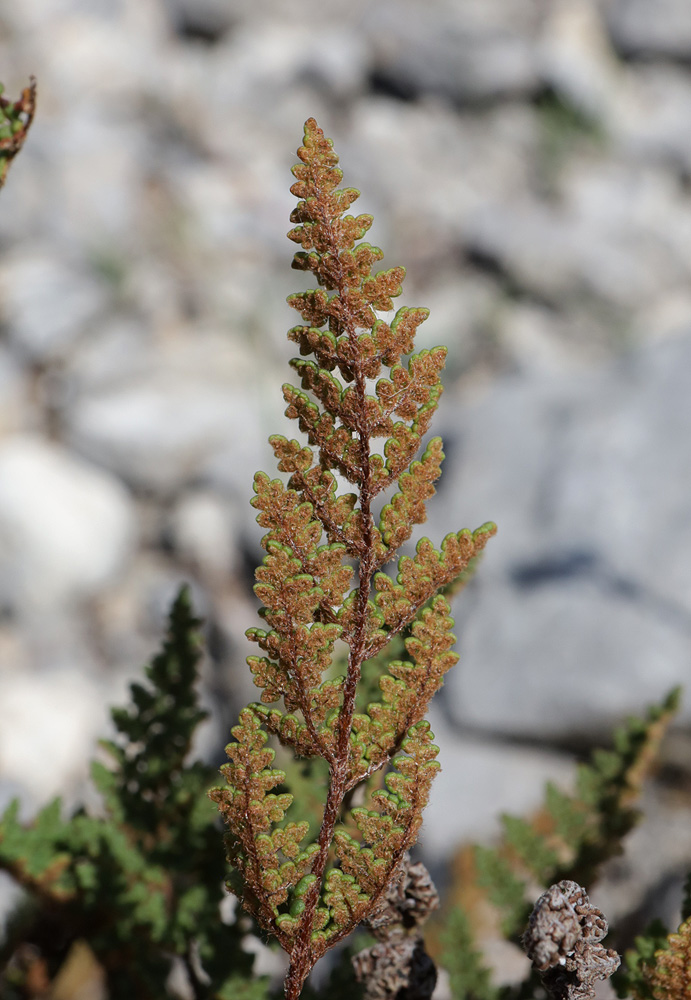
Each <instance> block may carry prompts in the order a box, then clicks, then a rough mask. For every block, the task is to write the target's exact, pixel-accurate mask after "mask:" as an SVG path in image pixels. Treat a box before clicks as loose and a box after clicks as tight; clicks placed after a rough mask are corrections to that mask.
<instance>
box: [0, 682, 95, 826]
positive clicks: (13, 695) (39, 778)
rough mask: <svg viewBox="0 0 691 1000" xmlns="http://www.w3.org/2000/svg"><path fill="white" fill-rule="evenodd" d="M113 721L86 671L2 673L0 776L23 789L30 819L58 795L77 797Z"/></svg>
mask: <svg viewBox="0 0 691 1000" xmlns="http://www.w3.org/2000/svg"><path fill="white" fill-rule="evenodd" d="M107 718H108V709H107V707H106V705H105V704H104V699H103V693H102V691H101V690H99V687H98V685H96V684H94V682H93V681H91V680H89V678H88V677H86V676H85V675H84V673H83V671H80V670H77V669H71V670H70V669H60V670H54V671H42V672H41V673H40V674H22V675H18V674H17V673H15V672H11V673H10V674H9V675H6V676H2V675H0V773H1V774H2V776H3V782H8V783H10V784H11V785H13V786H14V787H16V788H17V789H18V790H21V799H22V813H23V814H24V815H26V814H27V813H29V814H31V813H32V812H33V811H35V810H36V809H37V808H40V807H42V806H44V805H46V804H47V803H48V801H49V800H50V799H51V798H53V797H54V796H55V795H61V794H64V793H66V792H67V794H68V797H69V798H70V799H73V798H75V797H76V795H77V793H78V792H79V791H80V787H81V786H82V785H83V783H84V781H85V780H86V778H87V775H88V770H89V761H90V760H91V759H92V757H93V752H94V747H95V744H96V740H97V739H98V738H99V736H101V735H102V734H103V732H104V731H105V730H106V726H107Z"/></svg>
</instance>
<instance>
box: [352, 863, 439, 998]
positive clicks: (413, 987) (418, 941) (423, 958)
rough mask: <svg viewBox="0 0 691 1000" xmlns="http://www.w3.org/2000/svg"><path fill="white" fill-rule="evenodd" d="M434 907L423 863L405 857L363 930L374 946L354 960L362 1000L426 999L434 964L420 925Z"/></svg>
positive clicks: (433, 893)
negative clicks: (369, 933) (375, 940)
mask: <svg viewBox="0 0 691 1000" xmlns="http://www.w3.org/2000/svg"><path fill="white" fill-rule="evenodd" d="M438 906H439V896H438V894H437V890H436V888H435V887H434V883H433V882H432V879H431V877H430V874H429V872H428V871H427V869H426V868H425V866H424V865H423V864H422V862H418V863H417V864H411V862H410V855H409V854H406V855H405V856H404V858H403V861H402V862H401V865H400V867H399V870H398V872H397V874H396V875H395V876H394V878H393V879H392V880H391V882H390V883H389V886H388V888H387V890H386V892H385V893H384V895H383V896H382V897H381V899H380V900H379V902H378V903H377V905H376V906H375V908H374V910H373V911H372V913H371V914H370V916H369V917H368V919H367V926H368V927H369V928H370V930H371V931H372V932H373V934H374V935H375V937H377V938H378V939H379V942H378V944H375V945H374V946H373V947H372V948H367V949H366V950H365V951H362V952H360V953H359V954H358V955H356V956H355V958H354V959H353V967H354V968H355V975H356V976H357V978H358V979H359V980H360V981H361V982H364V983H365V997H366V1000H393V998H395V1000H427V998H428V997H431V996H432V993H433V992H434V987H435V985H436V982H437V971H436V968H435V965H434V962H433V961H432V959H431V958H430V957H429V955H428V954H427V952H426V951H425V945H424V941H423V940H422V935H421V934H420V927H421V925H422V924H423V923H424V922H425V920H427V918H428V916H429V915H430V913H432V911H433V910H436V909H437V907H438Z"/></svg>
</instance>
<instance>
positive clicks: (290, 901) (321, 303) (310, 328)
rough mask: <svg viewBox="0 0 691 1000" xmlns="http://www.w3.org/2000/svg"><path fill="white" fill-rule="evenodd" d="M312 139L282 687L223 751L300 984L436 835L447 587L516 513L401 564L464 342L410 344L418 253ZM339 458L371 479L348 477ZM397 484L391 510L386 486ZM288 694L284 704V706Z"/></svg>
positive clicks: (263, 577)
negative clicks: (365, 695) (317, 771)
mask: <svg viewBox="0 0 691 1000" xmlns="http://www.w3.org/2000/svg"><path fill="white" fill-rule="evenodd" d="M298 157H299V159H300V162H299V163H298V164H297V165H296V166H295V167H293V175H294V177H295V183H294V184H293V186H292V188H291V191H292V193H293V194H294V195H295V196H296V197H297V198H298V199H299V200H298V204H297V207H296V208H295V209H294V211H293V213H292V215H291V221H292V222H294V223H296V225H295V227H294V228H293V229H292V230H291V231H290V232H289V234H288V235H289V238H290V239H291V240H293V241H294V242H296V243H299V244H300V246H301V249H300V250H299V251H298V252H297V253H296V254H295V257H294V260H293V267H294V268H296V269H297V270H302V271H311V272H312V274H313V275H314V276H315V278H316V280H317V284H318V286H319V287H318V288H316V289H312V290H309V291H305V292H300V293H297V294H295V295H291V296H290V297H289V299H288V301H289V303H290V305H291V306H292V307H293V308H295V309H296V310H297V311H298V312H299V313H300V315H301V317H302V323H301V324H300V325H298V326H295V327H293V328H292V329H291V330H290V331H289V333H288V336H289V338H290V339H291V340H292V341H294V342H295V343H297V344H298V345H299V348H300V354H301V357H300V358H297V359H294V360H293V361H292V362H291V364H292V367H293V368H294V370H295V372H296V373H297V376H298V378H299V380H300V385H299V387H298V386H294V385H292V384H286V385H284V386H283V395H284V398H285V401H286V403H287V410H286V415H287V416H288V417H289V418H291V419H294V420H296V421H297V423H298V426H299V428H300V430H301V431H302V432H303V433H304V434H305V435H306V436H307V441H308V444H307V445H304V444H301V443H300V442H299V441H297V440H289V439H287V438H285V437H283V436H279V435H276V436H274V437H272V438H271V439H270V443H271V445H272V447H273V450H274V454H275V456H276V459H277V461H278V470H279V472H281V473H284V474H286V475H287V476H288V480H287V483H285V482H284V481H283V480H282V479H278V478H275V479H271V478H270V477H269V476H268V475H266V474H265V473H258V474H257V475H256V477H255V482H254V489H255V494H256V495H255V497H254V499H253V501H252V503H253V505H254V507H255V508H256V509H257V511H258V517H257V521H258V523H259V524H260V525H261V526H262V527H263V528H266V529H267V533H266V534H265V536H264V538H263V540H262V545H263V547H264V549H265V550H266V555H265V556H264V560H263V563H262V565H261V566H260V567H259V568H258V570H257V572H256V580H257V582H256V585H255V593H256V594H257V596H258V597H259V598H260V600H261V601H262V603H263V605H264V606H263V608H262V610H261V611H260V614H261V615H262V617H263V618H264V621H265V624H266V628H261V629H260V628H253V629H250V630H249V632H248V637H249V638H250V639H251V640H252V641H253V642H255V643H256V644H257V645H258V647H259V649H260V651H261V654H263V655H258V656H250V657H249V658H248V663H249V666H250V668H251V671H252V673H253V675H254V681H255V684H256V685H257V687H258V688H260V690H261V692H262V694H261V701H260V702H258V703H254V704H252V705H249V706H248V707H247V708H246V709H245V710H244V711H243V712H242V713H241V715H240V720H239V723H238V725H237V726H235V727H234V729H233V737H234V742H232V743H230V744H229V746H228V747H227V753H228V757H229V762H228V763H227V764H225V765H224V767H223V768H222V771H223V773H224V776H225V778H226V781H227V787H222V788H217V789H215V790H213V791H212V793H211V794H212V797H213V798H214V799H215V801H216V802H217V803H218V806H219V809H220V811H221V813H222V815H223V817H224V819H225V821H226V822H227V824H228V827H229V830H230V832H229V835H228V843H229V858H230V860H231V862H232V864H233V865H234V866H235V868H236V870H237V871H236V875H239V880H238V881H239V882H241V890H240V893H241V896H242V898H243V901H244V903H245V906H246V907H247V908H248V909H249V911H250V912H251V913H253V915H254V916H255V917H256V918H257V920H258V921H259V922H260V923H261V924H262V926H263V927H264V928H265V929H266V930H267V931H268V932H269V933H271V934H272V935H274V936H275V937H276V938H277V939H278V941H279V942H280V944H281V945H282V947H283V948H284V949H285V950H286V951H287V952H288V953H289V955H290V968H289V972H288V976H287V979H286V995H287V997H289V998H290V1000H294V998H296V997H298V996H299V995H300V992H301V990H302V985H303V983H304V980H305V978H306V976H307V975H308V973H309V971H310V969H311V968H312V967H313V965H314V964H315V962H316V961H317V960H318V959H319V958H320V957H321V955H322V954H323V953H324V952H325V951H326V950H327V949H328V948H330V947H331V946H333V945H334V944H336V943H337V942H338V941H340V940H341V939H343V938H344V937H345V936H346V935H347V934H349V933H350V932H351V931H352V930H353V929H354V928H355V927H356V926H357V925H358V924H359V923H360V922H361V921H363V920H365V919H366V918H367V916H368V915H369V914H370V913H371V912H372V911H373V909H374V907H375V906H376V904H377V903H378V901H379V900H380V899H381V897H382V896H383V894H384V893H385V891H386V888H387V886H388V885H389V883H390V882H391V879H392V878H393V877H394V876H395V875H396V872H397V869H398V868H399V865H400V864H401V861H402V859H403V858H404V856H405V853H406V851H407V850H408V849H409V848H410V847H411V846H412V844H413V843H414V842H415V840H416V838H417V834H418V831H419V828H420V824H421V822H422V810H423V808H424V806H425V804H426V802H427V798H428V795H429V789H430V784H431V781H432V779H433V777H434V774H435V772H436V770H437V769H438V766H439V765H438V763H437V761H436V759H435V758H436V754H437V748H436V747H435V746H434V743H433V735H432V733H431V732H430V730H429V725H428V723H426V722H425V721H424V718H423V717H424V714H425V711H426V707H427V705H428V703H429V700H430V698H431V697H432V695H433V694H434V693H435V691H437V690H438V688H439V687H440V686H441V684H442V682H443V675H444V674H445V672H446V671H447V670H448V669H449V668H450V667H451V666H452V665H453V663H454V662H455V661H456V659H457V657H456V654H455V653H453V652H452V650H451V647H452V645H453V643H454V641H455V637H454V636H453V634H452V632H451V629H452V626H453V623H452V620H451V618H450V614H449V606H448V603H447V602H446V600H445V599H444V597H443V596H437V595H438V592H439V591H440V590H441V589H442V588H444V587H448V586H449V585H450V584H451V583H452V582H453V581H455V580H456V579H457V578H458V577H459V576H461V575H462V574H464V573H465V572H466V571H467V569H468V567H469V565H470V564H471V563H472V561H473V560H476V558H477V556H478V555H479V553H480V552H481V551H482V549H483V548H484V546H485V544H486V542H487V540H488V539H489V538H490V537H491V535H492V534H494V532H495V530H496V529H495V526H494V525H493V524H485V525H483V526H482V527H481V528H479V529H477V530H476V531H474V532H470V531H468V530H463V531H460V532H458V533H457V534H449V535H447V536H446V538H445V539H444V541H443V542H442V545H441V547H440V548H439V549H436V548H435V547H434V546H433V545H432V543H431V542H430V541H429V540H427V539H423V540H422V541H420V542H419V543H418V545H417V548H416V551H415V554H414V555H413V556H403V557H402V558H400V559H399V561H398V573H397V576H396V578H395V579H393V578H392V577H391V576H389V575H388V574H387V573H385V572H384V571H383V567H384V566H385V565H386V563H388V562H389V561H390V560H391V559H393V558H394V557H396V555H397V554H398V550H399V548H400V546H401V545H402V544H403V543H404V542H405V541H407V540H408V539H409V538H410V536H411V534H412V531H413V527H414V525H415V524H417V523H420V522H422V521H424V520H425V501H426V500H428V499H429V498H430V497H431V496H432V495H433V493H434V482H435V480H436V479H437V478H438V476H439V475H440V471H441V468H440V467H441V461H442V459H443V451H442V444H441V440H440V439H439V438H434V439H433V440H431V441H429V442H428V444H427V445H426V447H425V449H424V451H423V453H422V456H421V457H420V458H419V459H417V460H415V455H416V453H418V451H419V450H420V449H421V447H422V443H423V437H424V435H425V434H426V433H427V431H428V429H429V426H430V421H431V418H432V416H433V414H434V411H435V409H436V407H437V404H438V401H439V397H440V395H441V392H442V386H441V382H440V373H441V370H442V368H443V365H444V361H445V356H446V350H445V349H444V348H441V347H438V348H434V349H432V350H423V351H420V352H419V353H417V354H415V355H412V356H411V357H410V358H409V359H408V361H407V363H406V362H405V361H404V360H403V359H404V358H405V357H406V356H408V355H410V354H411V352H412V350H413V346H414V337H415V332H416V329H417V327H418V326H419V325H420V323H422V322H423V321H424V320H425V319H426V317H427V315H428V313H427V310H426V309H419V308H407V307H403V308H400V309H399V310H398V311H397V312H396V314H395V316H394V318H393V320H392V321H391V322H388V321H385V320H384V319H382V318H380V317H379V316H378V315H377V313H378V312H388V311H391V310H392V309H393V302H392V299H393V298H395V297H396V296H398V295H399V294H400V293H401V283H402V281H403V278H404V274H405V272H404V269H403V268H401V267H394V268H391V269H389V270H386V271H378V272H376V273H374V274H372V267H373V265H374V264H376V263H377V262H378V261H380V260H381V259H382V256H383V254H382V251H381V250H379V248H378V247H374V246H371V245H370V244H369V243H366V242H358V241H361V240H362V238H363V236H364V235H365V233H366V232H367V231H368V230H369V228H370V226H371V225H372V217H371V216H369V215H358V216H352V215H348V214H346V212H347V210H348V209H349V207H350V206H351V205H352V204H353V202H354V201H355V200H356V198H357V197H358V192H357V191H355V190H354V189H353V188H339V187H338V185H339V184H340V182H341V178H342V173H341V171H340V170H339V169H338V166H337V163H338V157H337V156H336V154H335V152H334V150H333V146H332V143H331V141H330V140H329V139H327V138H325V136H324V134H323V132H322V130H321V129H320V128H319V127H318V125H317V123H316V122H315V120H314V119H309V120H308V121H307V122H306V124H305V133H304V143H303V145H302V146H301V147H300V149H299V150H298ZM310 356H311V357H310ZM382 369H385V370H386V374H385V377H380V376H381V374H382ZM374 380H376V382H375V386H374V394H372V392H371V390H370V386H369V385H368V383H369V382H371V381H374ZM377 438H383V439H384V446H383V449H382V451H381V453H380V452H378V451H377V450H376V449H375V448H374V447H373V442H374V441H375V439H377ZM334 473H337V474H338V475H339V476H340V477H341V479H343V480H346V482H347V483H348V484H351V485H352V487H353V491H352V492H345V493H341V492H339V488H338V484H337V479H336V475H335V474H334ZM392 486H397V491H396V492H395V493H394V495H393V496H392V497H391V498H390V499H389V501H388V503H386V504H384V506H383V507H382V509H381V512H380V514H379V516H378V517H377V516H375V512H374V503H375V501H376V499H377V497H379V495H380V494H382V493H383V492H384V491H385V490H387V489H389V488H390V487H392ZM353 564H354V565H353ZM354 566H355V568H356V585H355V586H354V587H353V585H352V578H353V575H354ZM402 635H404V636H406V638H405V649H406V652H407V656H408V659H406V660H395V661H392V662H389V663H388V669H387V670H386V671H385V672H384V674H383V676H382V677H381V679H380V687H381V692H382V699H381V700H380V701H378V702H375V703H372V704H370V705H368V706H367V709H366V710H365V711H364V712H360V713H357V712H356V694H357V688H358V681H359V679H360V676H361V670H362V666H363V664H364V663H365V662H366V661H370V660H372V658H373V657H375V656H377V655H378V654H381V653H382V651H385V647H386V646H387V644H388V643H389V642H390V641H391V640H392V639H393V638H394V637H396V636H402ZM337 641H338V642H340V643H345V645H346V647H347V649H348V659H347V668H346V670H345V672H344V673H343V674H341V675H340V676H334V675H333V672H334V662H335V658H334V647H335V644H336V642H337ZM280 700H282V701H283V709H281V708H280V707H274V706H275V703H277V702H280ZM269 706H271V707H269ZM268 734H273V735H274V736H277V737H278V738H279V740H280V741H281V742H282V743H284V744H286V745H288V746H290V747H292V748H293V750H294V752H295V753H296V754H297V755H299V756H303V757H313V756H318V757H321V758H323V759H324V760H325V761H326V762H327V763H328V767H329V780H328V789H327V792H326V798H325V802H324V806H323V818H322V822H321V828H320V831H319V835H318V838H317V840H316V842H314V843H305V841H306V838H307V832H308V824H307V823H305V822H303V823H291V822H290V821H288V822H287V823H284V820H285V819H286V818H288V819H289V813H290V805H291V802H292V796H291V795H290V794H289V793H288V792H286V791H283V790H279V789H282V786H283V784H284V781H285V774H284V772H282V771H280V770H277V769H274V768H272V763H273V759H274V752H273V751H272V750H271V749H269V748H268V747H267V745H266V744H267V739H268ZM387 767H388V768H390V770H389V772H388V773H387V775H386V779H385V787H384V788H380V789H379V790H378V791H375V792H373V793H371V794H369V797H366V798H365V802H366V805H367V807H368V808H365V807H363V806H360V807H359V808H353V809H350V808H349V804H350V801H351V799H352V796H351V795H350V794H349V793H351V792H353V791H354V790H355V789H356V788H357V787H358V786H361V785H363V783H364V784H365V790H366V789H367V780H368V779H369V778H370V777H371V776H372V775H373V774H374V773H375V772H376V771H378V770H379V769H381V768H387Z"/></svg>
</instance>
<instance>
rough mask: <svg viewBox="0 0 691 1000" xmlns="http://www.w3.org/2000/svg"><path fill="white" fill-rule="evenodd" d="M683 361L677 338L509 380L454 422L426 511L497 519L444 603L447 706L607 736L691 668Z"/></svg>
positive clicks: (685, 351) (690, 419)
mask: <svg viewBox="0 0 691 1000" xmlns="http://www.w3.org/2000/svg"><path fill="white" fill-rule="evenodd" d="M689 365H691V335H688V334H687V335H686V336H681V335H679V336H677V337H676V338H669V339H668V340H667V341H661V342H659V343H658V344H655V345H650V346H649V347H647V348H645V349H642V350H641V351H640V352H638V353H637V354H634V355H631V356H630V357H629V358H627V359H626V361H625V362H623V361H622V362H620V363H619V364H618V365H614V366H612V367H611V368H608V369H606V370H604V371H603V372H601V373H600V374H599V375H598V376H597V377H595V376H592V375H591V376H590V377H585V376H584V377H581V378H573V377H565V378H561V379H557V378H549V377H543V378H532V379H524V380H523V379H518V378H514V379H513V380H511V381H509V380H507V381H506V382H504V384H503V385H502V386H501V387H499V386H498V387H496V389H495V390H494V391H493V392H490V393H488V394H487V395H486V396H485V398H484V400H482V401H480V402H479V403H477V404H476V405H475V406H470V407H469V408H468V409H467V410H466V411H460V412H458V413H457V414H456V425H455V429H454V427H453V426H452V425H451V423H449V424H448V434H447V435H446V436H447V437H448V438H449V444H450V445H451V447H450V449H449V451H450V454H451V456H453V455H454V454H456V455H460V461H459V462H458V464H457V465H456V466H455V468H454V466H453V465H452V464H451V463H447V468H446V470H445V473H444V475H445V477H446V482H444V477H442V481H441V482H442V486H441V491H440V496H439V507H433V508H432V510H433V512H434V515H435V516H436V517H437V518H438V519H439V520H441V521H442V522H443V525H444V528H443V530H444V531H448V530H450V529H451V528H454V529H457V528H459V527H461V526H468V527H471V528H473V527H476V526H477V525H478V524H479V523H481V522H483V521H485V520H488V519H492V520H495V521H496V522H497V524H498V525H499V534H498V536H497V538H496V539H493V540H492V541H491V542H490V544H489V545H488V548H487V551H486V556H485V559H484V560H483V563H482V565H481V567H480V569H479V572H478V577H477V579H476V580H475V581H474V583H473V584H472V585H471V588H470V589H469V591H468V592H466V593H465V594H461V595H460V596H459V597H458V600H457V601H456V605H455V610H456V613H457V629H458V633H457V634H458V635H459V652H460V654H461V662H460V663H459V665H458V667H457V668H456V669H455V670H454V671H453V672H452V674H451V676H450V678H449V680H448V684H447V687H446V688H445V692H446V693H447V694H448V697H449V699H450V704H451V706H452V712H453V714H454V717H455V718H457V719H458V720H459V721H462V722H468V723H472V724H474V725H475V726H481V727H483V728H486V729H489V730H493V729H499V730H501V731H503V732H514V733H521V734H522V735H529V734H541V735H543V736H549V737H550V738H559V737H560V736H564V735H566V734H569V733H572V734H576V733H580V734H582V733H584V732H589V733H590V734H591V735H597V736H599V737H602V736H604V735H606V734H607V733H608V732H609V731H610V730H611V727H612V725H613V724H614V723H615V722H617V721H618V720H620V719H621V718H622V717H623V716H625V715H626V714H630V713H635V714H640V713H641V712H642V711H643V710H644V709H645V707H646V706H647V705H648V704H649V703H651V702H653V701H659V700H661V699H662V697H663V696H664V695H665V694H666V693H667V691H668V690H669V689H670V688H671V687H672V686H674V685H676V684H680V683H684V682H685V681H687V680H688V677H689V656H688V640H689V634H690V633H691V564H690V563H689V560H688V557H687V554H688V551H689V547H691V527H690V523H689V517H688V483H689V482H691V449H690V448H689V443H688V442H689V435H690V434H691V394H690V393H689V391H688V371H689ZM440 430H441V432H442V436H445V435H444V428H443V427H442V428H440ZM459 430H460V433H459ZM682 714H683V716H684V718H689V717H691V706H689V705H688V704H687V705H686V706H685V707H684V708H683V710H682Z"/></svg>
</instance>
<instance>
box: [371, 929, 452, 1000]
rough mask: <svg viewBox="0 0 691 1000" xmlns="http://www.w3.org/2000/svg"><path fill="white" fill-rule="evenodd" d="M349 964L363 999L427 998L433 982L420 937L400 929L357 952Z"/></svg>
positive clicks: (431, 966)
mask: <svg viewBox="0 0 691 1000" xmlns="http://www.w3.org/2000/svg"><path fill="white" fill-rule="evenodd" d="M353 966H354V968H355V975H356V976H357V978H358V980H359V981H360V982H364V983H365V1000H429V997H431V996H432V994H433V993H434V987H435V986H436V984H437V970H436V967H435V965H434V962H433V961H432V959H431V958H430V957H429V955H428V954H427V952H426V951H425V946H424V944H423V941H422V938H420V937H419V936H417V935H415V936H413V937H407V936H406V935H405V934H404V933H403V931H401V930H399V932H398V934H397V935H392V936H391V937H390V938H389V940H387V941H380V942H379V944H375V945H374V946H373V947H372V948H367V950H366V951H362V952H360V954H359V955H356V956H355V958H354V959H353Z"/></svg>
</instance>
